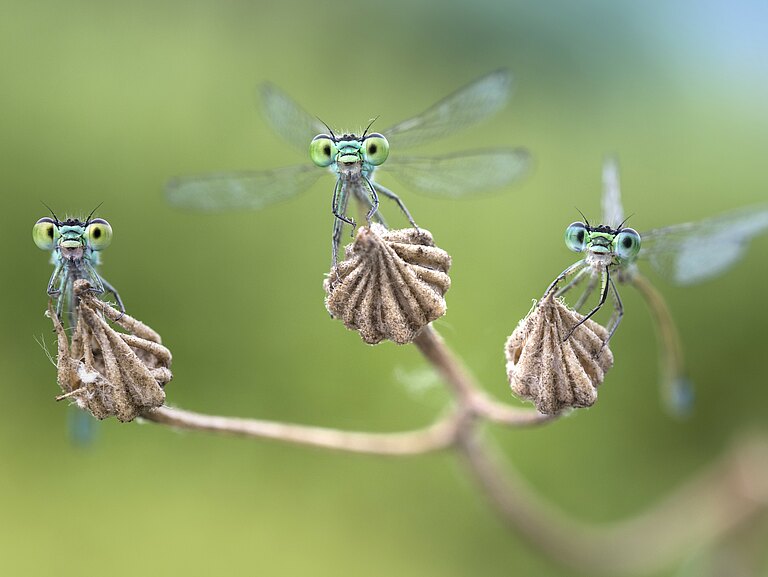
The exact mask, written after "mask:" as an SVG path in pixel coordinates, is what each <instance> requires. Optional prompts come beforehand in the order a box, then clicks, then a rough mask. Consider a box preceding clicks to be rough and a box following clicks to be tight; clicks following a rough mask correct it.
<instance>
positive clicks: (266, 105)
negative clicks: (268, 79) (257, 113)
mask: <svg viewBox="0 0 768 577" xmlns="http://www.w3.org/2000/svg"><path fill="white" fill-rule="evenodd" d="M260 93H261V105H262V109H263V112H264V118H266V120H267V123H268V124H269V126H270V127H271V128H272V130H274V131H275V133H276V134H279V135H280V136H282V137H283V138H284V139H285V140H286V141H287V142H289V143H290V144H292V145H293V146H295V147H296V148H298V149H299V150H301V151H303V152H304V153H306V152H307V150H309V143H310V142H311V141H312V139H313V138H314V137H315V136H317V135H318V134H322V133H327V132H328V129H327V128H326V127H325V126H323V123H322V122H320V121H319V120H318V119H317V118H315V117H314V116H312V115H311V114H309V113H308V112H307V111H305V110H304V109H303V108H302V107H301V106H299V105H298V104H297V103H296V102H295V101H294V100H293V99H292V98H291V97H290V96H288V95H287V94H286V93H285V92H283V91H282V90H280V89H279V88H278V87H277V86H275V85H274V84H270V83H264V84H262V85H261V88H260Z"/></svg>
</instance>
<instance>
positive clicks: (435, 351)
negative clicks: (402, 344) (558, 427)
mask: <svg viewBox="0 0 768 577" xmlns="http://www.w3.org/2000/svg"><path fill="white" fill-rule="evenodd" d="M413 344H414V345H416V347H417V348H418V349H419V351H420V352H421V354H422V355H424V357H425V358H426V359H427V360H428V361H429V362H430V363H431V364H432V365H433V366H434V367H435V370H437V372H438V373H439V374H440V376H441V377H443V380H444V381H445V383H446V385H447V386H448V387H449V388H450V390H451V392H452V393H453V395H454V397H455V398H456V402H457V404H458V405H459V407H460V408H461V410H463V411H464V412H465V413H468V414H469V415H471V416H474V417H482V418H484V419H487V420H489V421H493V422H495V423H499V424H503V425H507V426H513V427H524V426H527V425H538V424H542V423H546V422H548V421H551V420H553V419H556V418H557V415H543V414H541V413H538V412H536V411H533V410H530V409H518V408H516V407H512V406H509V405H505V404H503V403H500V402H498V401H496V400H494V399H492V398H491V397H490V396H489V395H488V394H487V393H486V392H485V391H484V390H483V389H481V388H480V386H479V385H478V384H477V382H476V381H475V379H474V377H472V375H471V374H470V373H469V372H468V371H467V370H466V369H465V368H464V366H463V365H462V364H461V363H460V362H459V360H458V359H457V358H456V356H455V355H454V354H453V352H452V351H451V350H450V349H449V348H448V347H447V346H446V344H445V341H443V339H442V337H440V335H439V334H437V331H435V329H434V328H432V326H431V325H430V326H427V327H424V329H422V331H421V332H420V333H419V334H418V335H417V336H416V338H415V339H414V340H413Z"/></svg>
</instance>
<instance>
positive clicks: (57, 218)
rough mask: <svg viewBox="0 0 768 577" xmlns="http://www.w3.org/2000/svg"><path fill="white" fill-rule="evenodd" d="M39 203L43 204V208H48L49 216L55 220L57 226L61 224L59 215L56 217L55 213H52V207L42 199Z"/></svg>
mask: <svg viewBox="0 0 768 577" xmlns="http://www.w3.org/2000/svg"><path fill="white" fill-rule="evenodd" d="M40 203H41V204H42V205H43V206H44V207H45V208H47V209H48V212H50V213H51V216H53V220H55V221H56V226H59V225H60V224H61V223H60V222H59V217H58V216H56V213H54V212H53V209H52V208H51V207H50V206H48V205H47V204H45V203H44V202H43V201H42V200H41V201H40Z"/></svg>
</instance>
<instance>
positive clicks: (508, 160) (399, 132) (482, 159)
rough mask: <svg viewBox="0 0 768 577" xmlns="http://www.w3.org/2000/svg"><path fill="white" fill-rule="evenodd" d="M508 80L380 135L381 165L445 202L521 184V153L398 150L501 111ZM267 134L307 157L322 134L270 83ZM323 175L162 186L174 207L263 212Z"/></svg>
mask: <svg viewBox="0 0 768 577" xmlns="http://www.w3.org/2000/svg"><path fill="white" fill-rule="evenodd" d="M511 87H512V78H511V76H510V74H509V72H508V71H506V70H497V71H495V72H492V73H490V74H488V75H486V76H483V77H482V78H480V79H478V80H476V81H474V82H472V83H470V84H468V85H466V86H464V87H463V88H460V89H459V90H457V91H456V92H454V93H452V94H450V95H449V96H447V97H446V98H444V99H443V100H441V101H439V102H438V103H436V104H434V105H433V106H431V107H430V108H428V109H427V110H425V111H424V112H422V113H421V114H419V115H417V116H414V117H412V118H409V119H407V120H404V121H402V122H400V123H398V124H396V125H394V126H392V127H391V128H390V129H388V130H384V131H382V133H383V134H384V136H386V137H387V140H388V141H389V144H390V150H392V151H393V152H394V153H395V154H394V155H393V157H391V158H389V159H388V160H387V162H386V163H385V164H384V165H383V167H382V168H384V169H385V170H386V171H388V172H391V173H392V174H394V176H395V177H396V178H398V180H400V181H401V182H402V183H403V184H404V185H406V186H407V187H408V188H413V189H416V190H419V191H421V192H424V193H426V194H433V195H437V196H443V197H455V198H457V197H463V196H467V195H471V194H473V193H476V192H480V191H484V190H489V189H494V188H500V187H502V186H504V185H506V184H509V183H511V182H513V181H515V180H517V179H519V178H521V177H522V176H523V175H524V174H525V173H526V171H527V168H528V165H529V161H530V158H529V154H528V152H527V151H526V150H524V149H522V148H515V149H489V150H478V151H470V152H462V153H457V154H451V155H446V156H436V157H407V158H398V157H397V156H396V154H397V152H398V151H399V150H402V149H405V148H407V147H409V146H415V145H417V144H421V143H424V142H427V141H429V140H432V139H435V138H439V137H442V136H447V135H448V134H451V133H453V132H455V131H458V130H460V129H462V128H465V127H467V126H470V125H472V124H475V123H477V122H480V121H481V120H483V119H485V118H487V117H489V116H491V115H492V114H494V113H496V112H498V111H499V110H501V109H502V108H503V107H504V105H505V104H506V102H507V100H508V99H509V95H510V91H511ZM261 101H262V106H263V109H264V116H265V118H266V120H267V122H268V123H269V125H270V127H271V128H272V129H273V130H274V131H275V132H276V133H277V134H279V135H280V136H282V137H283V138H284V139H285V140H286V141H287V142H289V143H290V144H292V145H294V146H295V147H296V148H298V149H299V150H301V151H302V152H303V153H304V154H307V150H308V147H309V143H310V142H311V141H312V139H313V138H314V137H315V136H317V135H318V134H322V133H327V132H328V129H327V127H326V126H325V125H324V124H323V123H322V122H320V121H319V120H318V119H317V118H315V117H313V116H311V115H310V114H308V113H307V112H306V111H305V110H304V109H303V108H301V106H299V105H298V104H297V103H296V102H294V101H293V100H292V99H291V98H290V97H289V96H288V95H286V94H285V93H284V92H283V91H281V90H280V89H279V88H277V87H276V86H274V85H272V84H265V85H263V86H262V87H261ZM323 174H327V172H326V171H324V170H322V169H320V168H318V167H316V166H314V165H312V164H309V163H307V164H302V165H297V166H288V167H285V168H278V169H274V170H265V171H243V172H221V173H213V174H206V175H198V176H189V177H179V178H175V179H173V180H171V181H170V182H169V183H168V184H167V186H166V194H167V198H168V200H169V201H170V202H171V203H172V204H175V205H178V206H182V207H185V208H192V209H196V210H204V211H220V210H234V209H243V208H245V209H260V208H263V207H265V206H268V205H270V204H274V203H276V202H280V201H281V200H284V199H287V198H290V197H292V196H294V195H296V194H298V193H300V192H302V191H304V190H306V189H307V188H309V187H310V186H311V185H312V184H313V183H314V182H315V181H316V180H317V179H318V178H319V177H320V176H322V175H323Z"/></svg>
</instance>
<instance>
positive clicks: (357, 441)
mask: <svg viewBox="0 0 768 577" xmlns="http://www.w3.org/2000/svg"><path fill="white" fill-rule="evenodd" d="M142 416H143V418H144V419H146V420H148V421H152V422H154V423H158V424H161V425H169V426H171V427H175V428H177V429H187V430H194V431H208V432H216V433H223V434H229V435H237V436H241V437H250V438H258V439H272V440H275V441H284V442H286V443H294V444H299V445H309V446H311V447H320V448H323V449H332V450H336V451H347V452H350V453H367V454H371V455H393V456H394V455H397V456H407V455H420V454H423V453H430V452H433V451H439V450H442V449H445V448H447V447H449V446H451V445H452V444H453V443H454V440H455V438H456V431H457V427H458V423H459V420H460V419H459V413H458V412H457V411H452V412H449V413H447V414H446V415H445V416H443V417H442V418H440V419H438V420H437V421H435V422H434V423H433V424H432V425H430V426H428V427H425V428H423V429H418V430H415V431H408V432H403V433H360V432H355V431H341V430H338V429H329V428H324V427H310V426H305V425H294V424H290V423H279V422H275V421H262V420H258V419H240V418H236V417H219V416H214V415H204V414H201V413H195V412H192V411H185V410H182V409H175V408H171V407H167V406H166V407H158V408H156V409H152V410H149V411H146V412H144V414H143V415H142Z"/></svg>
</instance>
